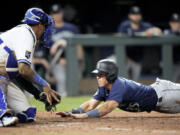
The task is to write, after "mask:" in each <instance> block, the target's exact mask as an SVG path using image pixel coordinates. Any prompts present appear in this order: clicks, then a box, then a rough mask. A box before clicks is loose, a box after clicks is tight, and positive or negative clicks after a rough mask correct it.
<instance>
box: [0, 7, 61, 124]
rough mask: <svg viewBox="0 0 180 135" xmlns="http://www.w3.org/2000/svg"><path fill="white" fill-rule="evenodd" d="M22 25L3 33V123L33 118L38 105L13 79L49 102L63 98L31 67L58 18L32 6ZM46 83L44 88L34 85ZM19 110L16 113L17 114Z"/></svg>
mask: <svg viewBox="0 0 180 135" xmlns="http://www.w3.org/2000/svg"><path fill="white" fill-rule="evenodd" d="M22 22H23V23H24V24H21V25H18V26H16V27H14V28H12V29H10V30H8V31H6V32H4V33H2V34H1V35H0V127H1V126H9V125H12V124H15V123H16V122H17V120H19V122H32V121H34V117H35V115H36V108H34V107H31V106H30V104H29V102H28V100H27V99H26V97H25V96H24V94H23V93H22V91H21V90H20V88H18V87H17V86H16V85H15V84H14V83H13V82H12V81H13V80H16V81H17V82H19V84H20V85H21V87H22V88H23V89H25V90H27V91H29V92H31V93H32V94H33V95H35V98H36V99H39V100H41V101H43V102H44V103H45V104H46V109H47V110H50V109H51V108H48V107H49V106H48V105H52V104H56V103H59V102H60V95H59V94H57V93H56V92H55V91H53V90H52V89H51V88H50V86H49V84H48V83H47V82H46V81H45V80H44V79H43V78H41V77H40V76H39V75H38V74H36V73H35V72H34V71H33V70H32V68H31V62H32V57H33V53H34V49H35V47H36V46H38V45H42V44H43V45H44V47H50V46H48V45H47V44H46V42H47V41H48V38H49V35H50V34H51V32H52V30H53V26H54V20H53V18H52V17H50V16H48V15H47V14H46V13H45V12H44V11H43V10H42V9H39V8H30V9H29V10H28V11H27V12H26V14H25V17H24V20H23V21H22ZM32 84H35V85H38V86H40V87H42V89H43V92H40V91H39V90H38V89H37V88H36V87H34V85H32ZM14 114H15V115H14Z"/></svg>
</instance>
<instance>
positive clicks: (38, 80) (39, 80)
mask: <svg viewBox="0 0 180 135" xmlns="http://www.w3.org/2000/svg"><path fill="white" fill-rule="evenodd" d="M33 82H34V83H35V84H37V85H38V86H41V87H45V86H47V85H48V83H47V82H46V81H45V80H44V79H43V78H41V77H40V76H39V75H38V74H36V75H35V76H34V78H33Z"/></svg>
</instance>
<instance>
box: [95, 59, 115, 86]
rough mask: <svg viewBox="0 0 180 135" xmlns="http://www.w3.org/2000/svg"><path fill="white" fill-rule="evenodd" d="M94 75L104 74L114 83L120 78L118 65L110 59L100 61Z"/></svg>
mask: <svg viewBox="0 0 180 135" xmlns="http://www.w3.org/2000/svg"><path fill="white" fill-rule="evenodd" d="M92 73H93V74H100V73H104V74H105V75H106V79H107V81H108V82H110V83H112V82H114V81H115V80H116V78H117V77H118V66H117V64H116V63H115V62H114V61H112V60H109V59H103V60H100V61H98V63H97V65H96V69H95V70H93V71H92Z"/></svg>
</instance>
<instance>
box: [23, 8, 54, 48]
mask: <svg viewBox="0 0 180 135" xmlns="http://www.w3.org/2000/svg"><path fill="white" fill-rule="evenodd" d="M22 22H23V23H26V24H28V25H37V24H42V25H44V26H45V31H44V34H43V35H42V39H41V42H42V43H41V44H43V45H44V47H46V48H50V44H48V43H47V42H48V41H49V40H50V36H51V34H52V32H53V28H54V19H53V18H52V17H51V16H49V15H48V14H46V13H45V12H44V11H43V10H42V9H40V8H30V9H28V10H27V12H26V14H25V17H24V19H23V20H22Z"/></svg>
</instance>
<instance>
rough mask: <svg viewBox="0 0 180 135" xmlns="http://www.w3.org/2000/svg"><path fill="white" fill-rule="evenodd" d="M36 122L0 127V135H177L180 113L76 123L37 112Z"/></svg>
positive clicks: (120, 114)
mask: <svg viewBox="0 0 180 135" xmlns="http://www.w3.org/2000/svg"><path fill="white" fill-rule="evenodd" d="M36 119H37V121H36V122H35V123H30V124H17V125H16V127H8V128H0V135H42V134H45V135H49V134H50V135H58V134H60V135H180V114H161V113H156V112H152V113H150V114H148V113H127V112H121V111H118V112H113V113H111V114H109V115H107V116H106V117H103V118H98V119H97V118H94V119H83V120H79V119H72V118H60V117H58V116H55V115H54V114H51V113H47V112H44V113H42V112H40V113H38V114H37V118H36Z"/></svg>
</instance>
